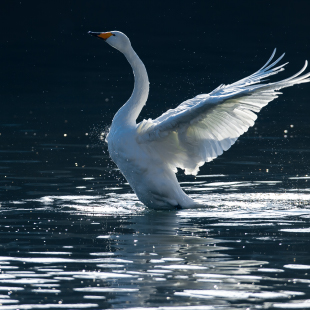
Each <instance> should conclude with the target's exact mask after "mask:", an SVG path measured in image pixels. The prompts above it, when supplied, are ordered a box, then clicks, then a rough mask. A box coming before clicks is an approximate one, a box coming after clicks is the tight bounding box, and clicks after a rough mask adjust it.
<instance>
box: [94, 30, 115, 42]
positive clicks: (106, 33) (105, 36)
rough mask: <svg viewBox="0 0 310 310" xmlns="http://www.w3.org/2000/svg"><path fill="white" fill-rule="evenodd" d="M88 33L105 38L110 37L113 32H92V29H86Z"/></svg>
mask: <svg viewBox="0 0 310 310" xmlns="http://www.w3.org/2000/svg"><path fill="white" fill-rule="evenodd" d="M88 34H90V35H92V36H94V37H97V38H100V39H103V40H106V39H108V38H110V37H111V36H113V33H111V32H93V31H88Z"/></svg>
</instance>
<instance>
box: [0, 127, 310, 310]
mask: <svg viewBox="0 0 310 310" xmlns="http://www.w3.org/2000/svg"><path fill="white" fill-rule="evenodd" d="M6 128H7V127H6ZM5 130H6V131H5ZM10 130H13V129H10ZM4 132H6V133H7V134H2V136H1V138H2V139H3V140H2V141H3V143H5V142H6V140H5V137H6V136H9V137H11V136H12V132H11V134H9V131H8V130H7V129H4ZM14 132H15V135H17V136H18V135H20V139H21V138H22V137H23V135H25V133H24V131H22V130H20V129H18V130H15V131H14ZM27 139H28V140H26V141H23V143H22V144H18V143H16V144H13V145H11V146H10V147H7V148H6V149H3V150H2V151H1V154H0V155H1V159H0V164H1V175H2V181H1V190H2V201H1V208H0V213H1V216H0V236H1V243H0V250H1V252H0V270H1V273H0V304H2V306H1V309H59V308H67V309H80V308H85V309H107V308H113V309H118V308H119V309H121V308H130V309H145V308H149V309H270V308H272V309H273V308H275V309H306V308H310V247H309V242H310V225H309V222H310V208H309V206H310V201H309V200H310V195H309V187H308V180H309V179H310V177H308V176H307V175H306V174H303V175H301V174H300V173H302V172H303V171H304V170H305V167H308V164H309V161H308V159H307V157H306V156H305V157H304V156H303V155H304V154H306V153H307V152H308V149H305V148H303V149H299V151H296V149H294V150H292V151H290V150H287V149H286V150H285V145H286V143H287V141H286V139H279V142H278V145H279V148H278V149H275V148H273V149H270V148H267V145H269V143H270V139H258V140H257V139H254V140H253V139H241V142H240V145H239V146H236V151H234V150H232V151H231V154H229V156H232V157H235V162H233V163H230V162H229V159H228V157H227V156H228V155H225V154H224V157H223V159H219V160H218V161H216V162H215V163H214V164H210V165H209V166H207V168H205V169H204V170H203V171H201V173H200V174H199V175H198V176H197V177H196V178H194V177H192V178H188V177H184V176H181V175H180V181H181V183H182V186H183V188H184V189H185V190H186V191H187V192H188V193H189V194H190V195H191V196H192V197H193V198H195V199H196V200H197V201H199V202H200V203H202V204H204V205H205V207H204V208H199V209H194V210H181V211H170V212H169V211H168V212H167V211H151V210H148V209H147V208H145V207H144V206H143V205H142V204H141V203H140V202H139V201H138V200H137V198H136V196H135V195H134V194H133V193H132V191H131V189H130V187H129V186H128V184H127V183H126V182H125V181H124V179H123V178H122V177H121V175H120V173H119V172H118V170H117V169H116V167H115V166H113V165H112V163H111V162H110V160H109V159H108V157H107V155H104V152H105V151H106V149H105V146H104V145H100V144H97V145H87V144H75V143H73V142H72V141H71V142H70V143H68V142H67V143H59V144H53V143H51V144H46V143H44V142H42V143H40V133H38V134H37V135H36V136H33V135H32V136H31V138H27ZM65 139H66V138H65V137H64V138H63V140H64V141H65ZM265 140H266V141H265ZM18 141H19V140H18ZM35 141H36V143H35ZM38 141H39V143H38ZM253 141H254V142H253ZM240 147H242V149H243V150H246V151H243V154H242V155H240V154H239V156H237V159H236V152H239V151H238V148H240ZM253 148H257V151H256V152H254V153H255V156H254V155H253V153H252V152H253ZM102 154H103V155H102ZM261 154H267V155H268V156H262V155H261ZM249 156H250V157H249ZM272 157H275V158H276V159H275V160H274V164H273V163H270V158H272ZM266 158H268V160H266ZM301 158H303V161H300V162H299V164H297V163H295V164H294V165H290V164H289V161H294V160H296V161H297V160H300V159H301ZM278 159H279V160H278ZM232 166H233V167H232ZM220 171H221V172H222V173H220ZM283 171H284V172H283ZM272 172H273V173H272Z"/></svg>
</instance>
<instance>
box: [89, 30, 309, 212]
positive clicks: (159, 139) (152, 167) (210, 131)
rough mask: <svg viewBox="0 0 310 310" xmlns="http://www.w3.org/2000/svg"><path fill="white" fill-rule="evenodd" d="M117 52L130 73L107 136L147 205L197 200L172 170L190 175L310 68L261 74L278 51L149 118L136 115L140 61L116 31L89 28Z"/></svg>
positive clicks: (187, 204) (141, 88)
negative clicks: (283, 75) (129, 87)
mask: <svg viewBox="0 0 310 310" xmlns="http://www.w3.org/2000/svg"><path fill="white" fill-rule="evenodd" d="M89 34H91V35H94V36H97V37H99V38H101V39H103V40H105V42H107V43H108V44H109V45H111V46H112V47H114V48H116V49H118V50H119V51H120V52H122V53H123V54H124V55H125V57H126V58H127V60H128V62H129V63H130V65H131V67H132V69H133V73H134V76H135V83H134V90H133V93H132V95H131V97H130V98H129V100H128V101H127V102H126V103H125V104H124V105H123V106H122V107H121V108H120V109H119V111H118V112H117V113H116V115H115V116H114V118H113V121H112V125H111V128H110V131H109V134H108V136H107V139H106V140H107V142H108V149H109V153H110V156H111V158H112V159H113V161H114V162H115V163H116V164H117V166H118V167H119V169H120V170H121V172H122V173H123V175H124V176H125V178H126V179H127V181H128V182H129V184H130V185H131V187H132V188H133V190H134V191H135V193H136V195H137V196H138V198H139V199H140V201H141V202H142V203H144V204H145V205H146V206H147V207H149V208H154V209H171V208H191V207H195V206H197V203H195V201H194V200H193V199H191V198H190V197H189V196H187V195H186V194H185V193H184V191H183V190H182V189H181V187H180V185H179V183H178V180H177V178H176V175H175V173H176V172H177V168H181V169H184V171H185V174H193V175H196V174H197V173H198V171H199V167H200V166H202V165H203V164H204V163H205V162H209V161H211V160H213V159H214V158H216V157H218V156H219V155H221V154H222V153H223V151H226V150H228V149H229V148H230V147H231V146H232V145H233V144H234V143H235V141H236V140H237V139H238V137H239V136H240V135H242V134H243V133H244V132H246V131H247V130H248V128H249V127H250V126H253V125H254V121H255V120H256V118H257V115H256V114H255V113H258V112H259V111H260V110H261V109H262V108H263V107H264V106H265V105H267V104H268V103H269V102H270V101H272V100H273V99H275V98H277V97H278V95H279V94H281V93H280V92H279V90H280V89H282V88H285V87H289V86H292V85H295V84H301V83H306V82H310V78H309V76H310V73H306V74H304V75H302V73H303V72H304V71H305V69H306V67H307V64H308V63H307V61H306V62H305V65H304V67H303V68H302V69H301V70H300V71H299V72H298V73H296V74H295V75H293V76H291V77H290V78H287V79H285V80H282V81H279V82H275V83H264V79H265V78H267V77H269V76H271V75H274V74H277V73H279V72H280V71H282V70H284V68H283V67H284V66H285V65H286V64H282V65H280V66H278V67H275V65H276V64H277V63H278V62H279V61H280V60H281V59H282V58H283V56H284V54H283V55H282V56H281V57H279V58H278V59H277V60H275V61H274V62H273V63H271V61H272V59H273V57H274V55H275V51H276V50H274V52H273V53H272V55H271V57H270V59H269V60H268V61H267V63H266V64H265V65H264V66H263V67H262V68H261V69H260V70H258V71H257V72H255V73H254V74H252V75H250V76H248V77H246V78H244V79H242V80H240V81H238V82H235V83H233V84H230V85H220V86H219V87H218V88H216V89H215V90H213V91H212V92H211V93H209V94H202V95H198V96H196V97H194V98H192V99H189V100H186V101H184V102H183V103H181V104H180V105H179V106H178V107H177V108H175V109H171V110H168V111H167V112H165V113H164V114H163V115H161V116H160V117H158V118H156V119H154V120H152V119H149V120H143V121H142V122H140V123H138V124H137V123H136V120H137V118H138V116H139V114H140V112H141V110H142V108H143V106H144V105H145V103H146V100H147V97H148V93H149V80H148V76H147V72H146V69H145V66H144V64H143V62H142V61H141V60H140V58H139V57H138V55H137V54H136V53H135V51H134V50H133V48H132V46H131V43H130V41H129V39H128V37H127V36H126V35H125V34H123V33H122V32H119V31H111V32H89Z"/></svg>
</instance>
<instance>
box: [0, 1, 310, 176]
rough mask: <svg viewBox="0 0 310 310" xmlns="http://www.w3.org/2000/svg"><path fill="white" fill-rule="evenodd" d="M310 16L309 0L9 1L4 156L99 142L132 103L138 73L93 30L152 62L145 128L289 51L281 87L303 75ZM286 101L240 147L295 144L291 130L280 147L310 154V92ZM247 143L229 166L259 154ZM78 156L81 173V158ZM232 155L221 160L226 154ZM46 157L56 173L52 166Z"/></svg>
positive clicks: (1, 83) (4, 15) (4, 18)
mask: <svg viewBox="0 0 310 310" xmlns="http://www.w3.org/2000/svg"><path fill="white" fill-rule="evenodd" d="M309 9H310V1H308V0H305V1H172V0H167V1H157V2H156V1H94V0H91V1H71V0H64V1H37V0H32V1H23V0H21V1H12V0H11V1H6V0H4V1H2V2H1V11H0V25H1V30H2V35H1V37H0V53H1V70H0V102H1V112H0V130H1V131H0V133H1V136H0V142H1V149H3V150H4V149H5V150H8V149H10V148H14V149H15V150H18V149H21V148H19V146H17V145H18V144H19V145H20V146H23V147H22V148H24V149H26V150H29V149H31V148H33V147H34V146H36V145H42V144H48V143H53V144H54V145H55V144H58V143H59V144H61V143H70V144H74V143H77V142H78V143H81V144H85V145H86V144H91V143H94V144H96V143H99V140H98V133H100V132H102V130H104V129H105V128H106V126H108V125H109V124H110V123H111V120H112V118H113V115H114V114H115V112H116V111H117V110H118V109H119V107H120V106H121V105H122V104H123V103H124V102H125V101H126V100H127V99H128V97H129V96H130V94H131V92H132V89H133V75H132V70H131V68H130V66H129V64H128V63H127V61H126V59H125V57H124V56H123V55H121V54H120V53H119V52H118V51H116V50H114V49H113V48H111V47H110V46H108V45H107V44H104V42H103V41H102V40H98V39H96V38H94V37H92V36H89V35H88V34H87V32H88V31H89V30H91V31H109V30H119V31H122V32H124V33H126V34H127V35H128V37H129V38H130V40H131V42H132V45H133V47H134V49H135V50H136V52H137V53H138V55H139V56H140V58H141V59H142V60H143V62H144V63H145V65H146V68H147V70H148V74H149V79H150V83H151V86H150V96H149V100H148V103H147V105H146V107H145V108H144V109H143V111H142V114H141V116H140V119H139V120H142V119H143V118H156V117H157V116H159V115H160V114H161V113H162V112H164V111H166V110H167V109H169V108H173V107H176V106H177V105H178V104H180V103H181V102H182V101H184V100H186V99H188V98H191V97H194V96H195V95H197V94H200V93H208V92H210V91H212V90H213V89H214V88H215V87H217V86H218V85H219V84H222V83H224V84H229V83H232V82H235V81H236V80H238V79H241V78H243V77H245V76H246V75H249V74H251V73H253V72H255V71H256V70H258V69H259V68H260V67H261V66H262V65H263V64H264V63H265V62H266V61H267V60H268V58H269V56H270V55H271V53H272V51H273V49H274V48H277V55H278V56H280V55H281V54H282V53H283V52H286V56H285V58H284V60H283V61H284V62H286V61H289V62H290V63H289V65H288V66H287V68H286V70H285V71H284V73H281V74H279V75H277V76H276V77H274V80H278V79H283V78H286V77H288V76H290V75H292V74H294V73H296V72H297V71H298V70H299V69H300V68H301V67H302V66H303V64H304V61H305V60H306V59H309V58H310V57H309V56H310V45H309V40H310V39H309V30H310V21H309V12H310V10H309ZM284 92H285V94H284V95H283V96H281V97H280V98H279V99H277V100H276V101H273V102H272V103H271V104H269V105H268V106H267V107H265V108H264V109H263V110H262V111H261V113H260V115H259V117H258V121H257V122H256V124H255V128H251V129H250V130H249V131H248V132H247V133H246V134H245V135H244V136H243V137H242V138H241V139H240V141H241V142H242V141H245V140H244V139H247V138H249V137H250V138H251V137H278V138H281V139H284V135H286V134H284V130H288V131H289V132H288V134H287V138H288V139H286V140H285V141H284V140H283V141H284V142H283V141H282V142H281V141H278V140H277V141H275V140H270V139H269V140H268V143H269V145H271V147H273V146H275V145H277V146H278V147H280V148H290V149H295V148H296V149H297V148H299V149H300V148H308V146H309V126H310V125H309V115H310V104H309V98H310V87H309V85H308V84H302V85H297V86H294V87H292V88H290V89H285V90H284ZM291 125H293V126H294V127H291ZM64 134H66V135H67V136H66V137H65V136H64ZM30 137H31V140H29V138H30ZM290 137H294V138H296V137H298V138H299V139H294V140H289V138H290ZM27 139H28V140H27ZM281 143H282V144H281ZM241 144H242V143H241ZM241 144H239V146H238V145H236V146H234V147H233V148H232V150H230V152H232V153H229V157H230V158H228V159H229V160H234V159H236V156H237V155H238V156H239V155H240V156H242V155H243V154H244V150H245V149H249V147H251V146H252V147H253V150H251V151H249V155H253V154H254V153H253V151H254V152H256V151H257V149H258V146H257V141H256V140H253V141H252V140H251V141H250V142H247V144H243V145H241ZM240 145H241V146H240ZM266 145H267V144H266ZM266 145H264V146H261V148H266ZM233 152H235V154H234V153H233ZM76 153H77V155H74V156H75V157H74V159H72V160H71V161H70V167H71V166H72V167H74V165H75V162H76V161H77V159H75V158H78V157H79V156H80V155H79V154H78V151H76ZM39 156H40V154H39ZM47 156H53V155H47ZM98 156H99V155H98ZM223 156H224V157H223ZM223 156H222V157H220V158H221V159H219V160H222V158H224V159H225V156H226V153H224V155H223ZM302 156H303V157H302V158H304V155H302ZM9 157H10V155H8V159H9ZM283 158H285V155H283ZM31 160H32V159H31ZM39 160H40V161H41V163H42V169H45V167H43V163H45V162H47V160H45V159H43V158H40V159H39ZM66 160H67V161H68V159H66ZM276 161H277V162H278V158H277V159H276ZM287 161H289V159H287ZM298 161H300V159H298ZM49 162H51V161H49ZM57 164H58V163H57V162H55V165H54V167H53V168H52V169H57ZM95 165H98V163H94V166H95ZM304 166H305V164H302V167H301V169H302V170H303V169H304ZM205 167H209V166H208V165H205ZM227 167H228V166H227ZM251 169H252V168H251V167H249V170H251ZM220 171H223V168H220ZM306 172H307V171H305V173H306Z"/></svg>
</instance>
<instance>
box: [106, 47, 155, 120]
mask: <svg viewBox="0 0 310 310" xmlns="http://www.w3.org/2000/svg"><path fill="white" fill-rule="evenodd" d="M124 55H125V57H126V58H127V60H128V62H129V63H130V65H131V67H132V70H133V74H134V77H135V84H134V89H133V92H132V94H131V96H130V98H129V99H128V101H127V102H126V103H125V104H124V105H123V106H122V107H121V108H120V109H119V110H118V112H117V113H116V115H115V116H114V119H113V122H112V125H114V124H116V123H117V125H122V126H135V125H136V120H137V118H138V116H139V114H140V112H141V110H142V108H143V106H144V105H145V103H146V100H147V97H148V94H149V79H148V76H147V72H146V69H145V66H144V64H143V62H142V61H141V59H140V58H139V57H138V55H137V54H136V52H135V51H134V50H133V49H132V48H131V46H130V48H129V49H128V50H126V51H125V52H124Z"/></svg>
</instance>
